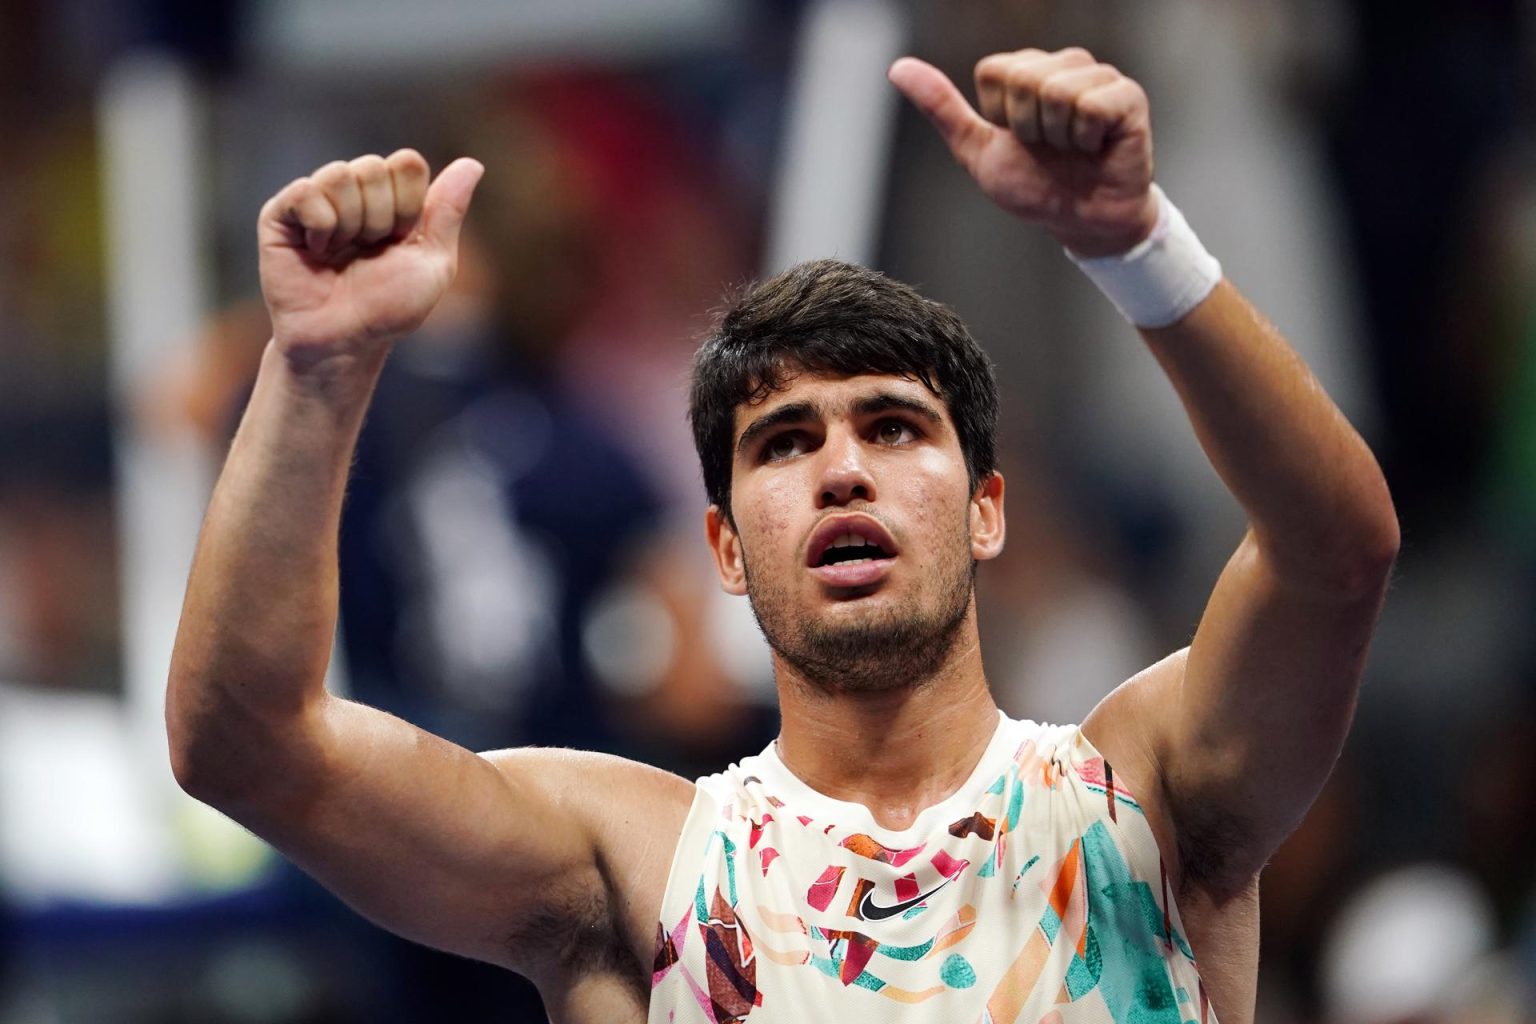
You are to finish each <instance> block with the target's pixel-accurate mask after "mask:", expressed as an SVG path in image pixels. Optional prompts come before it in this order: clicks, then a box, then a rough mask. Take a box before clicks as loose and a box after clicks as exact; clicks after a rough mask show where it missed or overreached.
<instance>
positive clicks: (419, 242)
mask: <svg viewBox="0 0 1536 1024" xmlns="http://www.w3.org/2000/svg"><path fill="white" fill-rule="evenodd" d="M484 170H485V169H484V168H483V167H482V166H481V165H480V164H479V163H478V162H476V161H474V160H470V159H467V158H464V159H459V160H456V161H454V162H453V163H452V164H450V165H449V166H448V167H447V168H446V169H445V170H444V171H443V172H442V173H441V174H439V175H438V177H437V180H436V181H431V180H430V179H431V174H430V171H429V170H428V168H427V162H426V160H424V159H422V157H421V154H419V153H417V152H415V151H414V150H409V149H402V150H399V151H397V152H395V153H392V154H390V156H389V157H387V158H385V157H378V156H362V157H358V158H357V159H356V160H351V161H341V160H338V161H336V162H334V163H329V164H326V165H325V166H324V167H322V168H320V169H319V170H317V171H315V172H314V173H313V174H311V175H309V176H308V177H304V178H299V179H297V180H296V181H293V182H291V183H289V184H288V185H287V186H286V187H285V188H283V190H282V191H280V192H278V193H277V195H275V196H273V197H272V198H271V199H269V200H267V203H266V205H265V206H263V207H262V209H261V217H260V220H259V222H258V224H257V240H258V244H259V245H260V248H261V290H262V294H263V295H264V296H265V297H266V301H267V310H268V312H269V313H270V314H271V316H272V334H273V338H274V340H275V342H276V344H277V346H278V348H279V350H280V351H281V352H282V353H283V354H284V355H285V356H286V357H287V358H288V360H289V362H290V363H291V364H293V365H295V366H299V367H309V366H314V365H317V364H319V363H322V362H325V361H326V360H329V359H331V358H333V357H336V356H355V355H359V354H362V353H363V352H364V351H365V350H367V349H368V348H370V347H377V346H379V345H382V344H386V343H387V342H389V341H392V340H394V339H396V338H399V337H401V336H402V335H405V334H408V333H410V332H411V331H413V330H415V329H416V328H417V327H418V326H420V324H421V322H422V320H424V319H426V316H427V314H428V313H429V312H431V310H432V307H433V306H435V305H437V301H438V300H439V299H440V298H442V295H443V292H444V290H445V289H447V287H448V283H449V282H450V281H451V280H452V279H453V274H454V271H455V269H456V267H457V260H458V240H459V227H460V225H461V224H462V223H463V221H464V214H465V211H466V210H467V209H468V208H469V200H470V196H471V195H473V193H474V190H475V185H476V183H477V182H479V180H480V176H481V174H483V173H484Z"/></svg>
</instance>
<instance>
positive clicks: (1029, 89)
mask: <svg viewBox="0 0 1536 1024" xmlns="http://www.w3.org/2000/svg"><path fill="white" fill-rule="evenodd" d="M1004 84H1005V85H1006V86H1007V89H1008V91H1009V92H1010V93H1013V94H1015V95H1022V94H1026V93H1027V94H1033V93H1035V92H1038V91H1039V89H1040V70H1039V69H1038V68H1036V67H1033V66H1031V65H1028V64H1015V65H1013V66H1012V67H1010V68H1009V69H1008V78H1007V81H1006V82H1005V83H1004Z"/></svg>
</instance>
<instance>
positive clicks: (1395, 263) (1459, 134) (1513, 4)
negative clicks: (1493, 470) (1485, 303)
mask: <svg viewBox="0 0 1536 1024" xmlns="http://www.w3.org/2000/svg"><path fill="white" fill-rule="evenodd" d="M1348 7H1349V8H1351V10H1352V11H1353V15H1354V19H1355V23H1356V29H1355V33H1354V35H1355V41H1356V52H1355V55H1354V60H1353V61H1352V63H1351V66H1350V69H1349V72H1348V74H1347V76H1346V78H1345V81H1344V84H1343V86H1342V89H1341V92H1340V94H1339V95H1338V96H1337V97H1336V99H1335V102H1334V103H1333V104H1332V105H1331V111H1330V116H1329V117H1328V122H1329V131H1330V135H1331V142H1332V151H1333V156H1334V160H1335V163H1336V166H1337V168H1338V173H1339V182H1340V185H1341V187H1342V190H1343V195H1344V199H1345V205H1346V208H1347V215H1348V221H1349V227H1350V230H1351V234H1352V240H1353V242H1354V247H1355V254H1356V258H1357V262H1356V270H1357V273H1358V274H1359V275H1360V281H1361V283H1362V286H1363V291H1364V298H1365V303H1366V310H1367V315H1368V318H1369V320H1368V323H1369V327H1370V342H1371V345H1372V347H1373V350H1374V352H1375V360H1374V362H1375V367H1376V372H1377V379H1378V382H1379V387H1380V394H1381V398H1382V403H1383V407H1384V412H1385V414H1386V417H1387V421H1388V427H1389V431H1388V434H1387V438H1386V444H1385V446H1384V448H1383V450H1382V464H1383V466H1384V467H1385V469H1386V472H1387V476H1388V479H1390V480H1391V481H1392V488H1393V494H1394V495H1396V496H1397V502H1398V508H1399V509H1400V510H1401V512H1402V514H1403V519H1404V522H1405V524H1406V525H1407V526H1408V527H1409V528H1410V535H1411V534H1412V533H1413V532H1414V531H1417V532H1418V533H1419V534H1420V536H1421V537H1426V536H1428V535H1429V534H1430V533H1431V532H1433V531H1436V530H1441V529H1443V528H1445V527H1446V526H1448V525H1453V524H1454V523H1455V521H1456V517H1457V516H1458V514H1459V513H1460V512H1461V511H1462V509H1463V508H1464V502H1465V496H1466V494H1467V490H1468V488H1469V487H1470V486H1471V485H1472V484H1473V482H1474V481H1475V479H1476V473H1477V471H1478V469H1479V467H1480V466H1481V465H1482V462H1483V458H1484V456H1485V454H1486V453H1485V450H1484V446H1485V443H1486V433H1487V430H1488V427H1489V424H1488V415H1489V412H1490V409H1491V407H1492V404H1491V402H1490V401H1489V399H1490V397H1491V396H1490V394H1489V389H1490V386H1491V384H1492V383H1493V382H1492V380H1491V371H1492V369H1493V366H1492V362H1491V359H1492V356H1493V353H1492V352H1491V351H1490V346H1489V345H1488V337H1487V334H1486V331H1485V328H1486V327H1487V324H1486V323H1484V322H1480V320H1479V318H1478V317H1476V316H1469V313H1470V312H1472V311H1475V310H1476V309H1477V308H1478V307H1479V306H1480V305H1481V303H1480V301H1479V300H1480V298H1481V296H1480V294H1479V293H1480V292H1481V291H1482V288H1481V287H1480V286H1479V279H1480V277H1481V273H1480V271H1481V269H1482V266H1481V264H1480V261H1479V260H1478V253H1477V252H1476V251H1475V250H1474V249H1473V247H1472V245H1471V242H1472V239H1471V238H1469V237H1468V235H1469V232H1468V230H1467V229H1468V226H1469V224H1471V223H1473V222H1474V218H1472V217H1470V216H1469V214H1470V213H1471V212H1472V211H1471V210H1470V209H1469V207H1470V205H1471V203H1472V201H1473V199H1474V196H1473V193H1474V190H1475V189H1476V187H1477V186H1478V184H1479V180H1480V178H1481V177H1482V176H1483V175H1484V174H1485V173H1486V171H1487V167H1488V163H1489V161H1490V157H1491V156H1492V155H1494V154H1495V153H1496V152H1497V151H1498V150H1500V149H1501V148H1502V147H1504V146H1505V145H1506V144H1507V143H1508V142H1509V140H1510V139H1511V138H1512V136H1513V135H1514V134H1515V132H1516V130H1517V129H1518V128H1519V126H1520V119H1521V116H1522V114H1523V113H1524V110H1525V107H1526V105H1527V104H1528V101H1529V98H1530V97H1529V96H1528V95H1527V94H1526V93H1527V90H1528V82H1527V79H1526V68H1528V67H1529V66H1530V55H1529V54H1527V53H1525V49H1526V47H1527V41H1528V30H1527V28H1526V25H1525V19H1526V5H1524V4H1521V3H1519V2H1518V0H1478V2H1476V3H1453V2H1449V0H1409V2H1406V3H1404V2H1392V0H1351V2H1350V3H1349V4H1348Z"/></svg>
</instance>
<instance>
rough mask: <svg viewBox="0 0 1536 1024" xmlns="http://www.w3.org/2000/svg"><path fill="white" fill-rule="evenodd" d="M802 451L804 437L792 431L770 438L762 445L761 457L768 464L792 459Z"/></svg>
mask: <svg viewBox="0 0 1536 1024" xmlns="http://www.w3.org/2000/svg"><path fill="white" fill-rule="evenodd" d="M804 450H805V447H804V437H803V436H802V435H801V434H800V432H799V431H793V430H792V431H790V432H789V433H787V434H779V435H778V436H777V437H770V438H769V439H768V440H767V441H766V442H765V443H764V444H763V448H762V456H763V458H764V459H765V460H766V461H768V462H777V461H778V460H780V459H788V458H793V457H794V456H796V455H799V454H800V453H801V452H802V451H804Z"/></svg>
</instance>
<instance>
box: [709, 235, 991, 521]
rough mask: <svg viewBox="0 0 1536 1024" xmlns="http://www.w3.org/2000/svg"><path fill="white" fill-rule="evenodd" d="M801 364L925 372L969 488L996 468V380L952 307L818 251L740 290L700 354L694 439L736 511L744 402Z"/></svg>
mask: <svg viewBox="0 0 1536 1024" xmlns="http://www.w3.org/2000/svg"><path fill="white" fill-rule="evenodd" d="M800 370H809V371H812V372H815V373H831V374H839V375H844V376H850V377H851V376H855V375H857V374H888V375H890V376H894V377H905V378H907V379H908V380H915V381H919V382H921V383H922V384H923V386H924V387H926V388H927V389H928V390H929V391H931V392H933V394H934V395H935V396H936V397H937V398H939V399H941V400H942V401H943V402H944V404H945V406H946V407H947V408H948V409H949V415H950V418H951V419H952V420H953V421H954V424H955V431H956V433H957V434H958V435H959V440H960V449H961V451H962V452H963V453H964V455H965V465H966V469H967V471H968V472H969V475H970V482H971V489H972V490H973V491H974V490H975V488H976V486H977V485H978V484H979V483H980V482H981V481H982V480H983V479H984V478H986V477H987V476H988V475H990V474H991V473H992V471H993V469H994V468H995V466H996V461H997V379H996V376H995V375H994V373H993V369H992V361H991V360H990V359H988V358H987V355H986V353H985V352H983V351H982V350H981V346H979V345H977V344H976V341H975V339H974V338H972V337H971V333H970V331H968V330H967V329H966V327H965V324H964V323H962V322H961V320H960V318H959V317H958V316H957V315H955V312H954V310H952V309H950V308H949V307H948V306H945V305H943V304H942V303H938V302H933V301H931V300H929V299H925V298H923V297H922V296H921V295H919V294H918V293H917V292H916V291H915V290H914V289H912V288H911V287H909V286H907V285H904V284H902V283H901V282H899V281H893V280H891V279H890V278H888V277H886V276H885V275H884V274H881V273H878V272H876V271H873V270H867V269H865V268H864V267H859V266H854V265H853V264H851V263H844V262H842V261H841V260H830V259H826V260H815V261H813V262H810V263H801V264H799V265H798V266H795V267H791V268H790V269H789V270H786V271H784V272H783V273H781V274H778V275H776V276H775V277H772V278H769V279H768V280H766V281H763V282H760V283H756V284H752V285H748V286H747V287H746V288H744V289H742V290H741V291H740V292H739V293H738V294H737V295H736V296H735V297H734V299H733V300H732V301H731V302H730V304H729V305H728V306H727V307H726V308H725V309H724V310H723V312H722V313H721V314H720V316H719V318H718V319H717V321H716V323H715V327H714V329H713V330H712V331H711V333H710V334H709V336H708V337H706V338H705V340H704V343H703V344H702V345H701V346H700V347H699V351H698V354H697V355H696V356H695V357H694V361H693V384H692V388H691V391H690V394H689V403H688V416H689V419H690V421H691V422H692V424H693V441H694V445H695V446H696V447H697V448H698V452H699V463H700V466H701V467H702V469H703V472H704V489H705V491H706V493H707V494H708V496H709V501H710V503H711V504H714V505H718V506H719V507H720V509H721V510H722V511H724V512H725V513H726V515H727V516H729V515H730V500H731V461H732V455H731V448H732V445H733V443H734V441H735V422H736V407H737V406H738V405H741V404H743V403H752V402H758V401H761V400H762V399H763V398H765V397H767V395H768V394H769V393H770V392H772V391H776V390H779V389H780V388H783V387H784V386H786V384H787V383H788V382H789V380H790V378H791V377H792V375H793V374H794V373H795V372H797V371H800Z"/></svg>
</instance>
